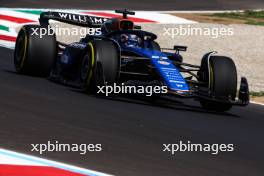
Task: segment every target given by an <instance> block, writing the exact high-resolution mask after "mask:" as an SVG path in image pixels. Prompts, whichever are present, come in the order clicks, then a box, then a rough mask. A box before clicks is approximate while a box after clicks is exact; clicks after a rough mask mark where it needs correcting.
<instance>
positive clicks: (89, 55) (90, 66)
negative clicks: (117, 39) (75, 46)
mask: <svg viewBox="0 0 264 176" xmlns="http://www.w3.org/2000/svg"><path fill="white" fill-rule="evenodd" d="M119 66H120V59H119V51H118V48H117V46H116V45H115V44H114V43H113V42H112V41H107V40H106V41H105V40H95V41H92V42H90V43H88V45H87V52H86V53H85V54H84V56H83V59H82V61H81V68H80V80H81V86H82V89H83V90H84V91H86V92H90V93H96V92H97V86H104V85H111V84H113V83H115V81H116V80H117V78H118V72H119Z"/></svg>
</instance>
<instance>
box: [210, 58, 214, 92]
mask: <svg viewBox="0 0 264 176" xmlns="http://www.w3.org/2000/svg"><path fill="white" fill-rule="evenodd" d="M209 65H210V78H209V79H210V85H209V89H211V88H213V81H214V72H213V67H212V64H211V63H210V64H209Z"/></svg>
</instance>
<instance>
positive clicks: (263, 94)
mask: <svg viewBox="0 0 264 176" xmlns="http://www.w3.org/2000/svg"><path fill="white" fill-rule="evenodd" d="M249 95H251V96H253V97H262V96H264V91H260V92H250V93H249Z"/></svg>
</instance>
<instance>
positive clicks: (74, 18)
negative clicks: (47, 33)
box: [39, 12, 108, 27]
mask: <svg viewBox="0 0 264 176" xmlns="http://www.w3.org/2000/svg"><path fill="white" fill-rule="evenodd" d="M49 20H55V21H59V22H63V23H68V24H72V25H77V26H82V27H100V26H101V25H102V24H104V22H105V21H106V20H108V18H104V17H96V16H89V15H80V14H73V13H64V12H42V13H41V14H40V18H39V23H40V25H49Z"/></svg>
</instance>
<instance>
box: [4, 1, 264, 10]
mask: <svg viewBox="0 0 264 176" xmlns="http://www.w3.org/2000/svg"><path fill="white" fill-rule="evenodd" d="M0 6H1V7H21V8H22V7H23V8H28V7H31V8H78V9H97V10H98V9H103V10H105V9H121V8H122V9H123V8H127V9H131V10H158V11H160V10H237V9H240V10H244V9H263V8H264V1H263V0H53V1H51V0H45V1H36V0H16V1H10V0H0Z"/></svg>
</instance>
